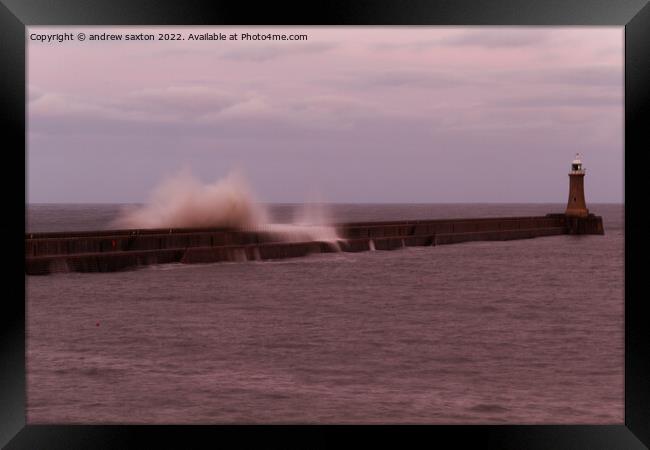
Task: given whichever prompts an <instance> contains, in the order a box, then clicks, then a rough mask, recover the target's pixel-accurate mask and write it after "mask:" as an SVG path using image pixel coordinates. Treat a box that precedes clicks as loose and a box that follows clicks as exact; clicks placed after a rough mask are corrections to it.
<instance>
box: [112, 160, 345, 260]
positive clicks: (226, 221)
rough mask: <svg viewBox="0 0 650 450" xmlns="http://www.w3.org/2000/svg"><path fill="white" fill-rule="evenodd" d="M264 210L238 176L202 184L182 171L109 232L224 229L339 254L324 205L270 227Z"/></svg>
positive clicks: (126, 211)
mask: <svg viewBox="0 0 650 450" xmlns="http://www.w3.org/2000/svg"><path fill="white" fill-rule="evenodd" d="M268 217H269V214H268V212H267V210H266V208H265V207H264V206H263V205H262V204H260V203H258V202H257V201H256V200H255V196H254V195H253V192H252V190H251V188H250V187H249V185H248V183H247V182H246V180H245V178H244V176H243V175H242V174H241V173H240V172H230V173H229V174H228V175H227V176H226V177H225V178H223V179H221V180H217V181H215V182H213V183H208V184H204V183H201V181H199V180H197V179H196V178H195V177H194V176H193V175H192V174H191V173H190V171H189V169H184V170H182V171H181V172H179V173H178V174H176V175H175V176H172V177H170V178H167V179H165V180H164V181H163V182H162V183H161V184H160V185H159V186H158V187H156V188H155V189H154V190H153V192H152V195H151V197H150V200H149V202H148V203H147V204H145V205H142V206H138V207H128V208H125V209H124V210H123V211H122V213H121V214H120V216H119V217H118V218H117V219H116V220H115V222H114V223H113V226H116V227H120V228H208V227H227V228H234V229H241V230H249V231H264V232H268V233H272V234H273V235H274V236H275V237H276V239H277V240H278V241H283V242H313V241H318V242H327V243H329V244H330V245H331V246H332V248H333V249H335V250H340V246H339V244H338V242H339V241H340V240H341V238H340V237H339V236H338V234H337V231H336V228H335V227H334V226H332V225H331V221H330V220H329V211H328V210H327V208H326V206H325V205H324V204H323V203H307V204H304V205H302V207H300V208H299V209H298V210H297V211H296V212H295V214H294V218H293V221H292V223H269V220H268Z"/></svg>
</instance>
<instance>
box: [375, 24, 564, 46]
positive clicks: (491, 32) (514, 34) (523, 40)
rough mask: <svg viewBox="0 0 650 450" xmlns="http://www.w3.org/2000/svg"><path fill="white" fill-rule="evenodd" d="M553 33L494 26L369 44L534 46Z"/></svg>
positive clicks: (543, 42)
mask: <svg viewBox="0 0 650 450" xmlns="http://www.w3.org/2000/svg"><path fill="white" fill-rule="evenodd" d="M552 38H553V33H552V32H551V31H549V30H521V29H517V28H504V27H500V28H494V29H487V30H485V29H483V30H472V31H466V32H461V33H456V34H452V35H451V36H440V37H436V38H433V39H419V40H414V41H410V42H381V43H376V44H371V46H370V47H371V49H375V50H403V49H404V50H414V51H423V50H429V49H432V48H437V47H481V48H488V49H492V50H495V49H499V48H504V49H507V48H517V47H535V46H540V47H541V46H542V44H546V43H548V42H550V41H551V40H552Z"/></svg>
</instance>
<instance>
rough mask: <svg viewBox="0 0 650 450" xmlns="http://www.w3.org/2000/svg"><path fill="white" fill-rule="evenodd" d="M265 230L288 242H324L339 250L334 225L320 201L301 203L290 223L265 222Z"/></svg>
mask: <svg viewBox="0 0 650 450" xmlns="http://www.w3.org/2000/svg"><path fill="white" fill-rule="evenodd" d="M264 228H265V230H266V231H268V232H271V233H273V234H275V235H276V236H278V237H279V238H280V239H281V240H283V241H288V242H309V241H317V242H326V243H328V244H330V246H331V247H332V248H333V249H334V250H336V251H341V247H340V244H339V242H340V241H341V240H342V238H341V237H340V236H339V235H338V233H337V230H336V227H335V226H334V225H333V224H332V221H331V219H330V214H329V210H328V209H327V207H326V205H325V204H324V203H321V202H310V203H305V204H303V205H301V207H300V208H299V209H297V210H296V211H295V212H294V217H293V222H292V223H290V224H267V225H265V227H264Z"/></svg>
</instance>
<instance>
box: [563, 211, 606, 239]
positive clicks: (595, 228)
mask: <svg viewBox="0 0 650 450" xmlns="http://www.w3.org/2000/svg"><path fill="white" fill-rule="evenodd" d="M566 227H567V231H568V233H569V234H605V230H604V228H603V218H602V217H600V216H596V215H594V214H589V215H588V216H587V217H571V216H567V218H566Z"/></svg>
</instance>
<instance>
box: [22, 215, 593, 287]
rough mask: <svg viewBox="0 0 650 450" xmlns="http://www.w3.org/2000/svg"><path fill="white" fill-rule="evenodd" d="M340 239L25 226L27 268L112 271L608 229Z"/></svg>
mask: <svg viewBox="0 0 650 450" xmlns="http://www.w3.org/2000/svg"><path fill="white" fill-rule="evenodd" d="M336 227H337V231H338V234H339V236H340V237H341V240H340V241H338V242H336V243H334V242H286V241H285V240H283V237H282V236H280V235H278V234H275V233H272V232H269V231H266V230H264V229H263V228H262V229H256V230H243V231H242V230H228V229H217V228H214V229H189V228H184V229H173V228H172V229H147V230H106V231H87V232H53V233H27V234H26V235H25V272H26V274H28V275H39V274H48V273H53V272H67V271H74V272H112V271H118V270H124V269H127V268H132V267H136V266H142V265H149V264H165V263H173V262H176V263H186V264H195V263H213V262H221V261H255V260H258V261H263V260H272V259H284V258H295V257H300V256H306V255H308V254H312V253H328V252H336V251H344V252H361V251H369V250H395V249H399V248H403V247H410V246H431V245H446V244H456V243H462V242H469V241H493V240H498V241H502V240H512V239H529V238H534V237H541V236H555V235H560V234H603V233H604V229H603V225H602V219H601V218H600V217H598V216H594V215H590V216H589V217H587V218H567V217H566V216H565V215H564V214H549V215H546V216H537V217H504V218H479V219H443V220H414V221H392V222H356V223H346V224H338V225H336Z"/></svg>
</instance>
